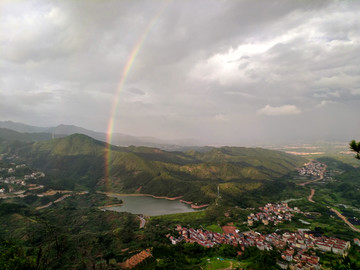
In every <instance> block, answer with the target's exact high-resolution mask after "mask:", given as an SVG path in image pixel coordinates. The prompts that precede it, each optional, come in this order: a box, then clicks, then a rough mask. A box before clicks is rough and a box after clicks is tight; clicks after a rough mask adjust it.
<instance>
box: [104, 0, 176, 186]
mask: <svg viewBox="0 0 360 270" xmlns="http://www.w3.org/2000/svg"><path fill="white" fill-rule="evenodd" d="M170 3H171V1H167V2H166V4H165V5H164V6H163V7H162V8H161V9H160V11H158V12H157V13H156V14H155V15H154V17H153V18H152V19H151V21H150V23H149V24H148V25H147V27H146V28H145V30H144V31H143V32H142V34H141V35H140V38H139V39H138V40H137V42H136V44H135V46H134V47H133V49H132V50H131V53H130V55H129V57H128V59H127V62H126V64H125V67H124V69H123V72H122V74H121V79H120V82H119V84H118V87H117V91H116V93H115V98H114V101H113V104H112V107H111V112H110V118H109V122H108V126H107V131H106V149H105V183H106V186H107V188H108V189H109V188H110V187H109V185H110V184H111V181H110V180H111V142H112V133H113V130H114V119H115V115H116V111H117V107H118V103H119V99H120V93H121V91H122V89H123V87H124V84H125V81H126V79H127V77H128V75H129V72H130V70H131V67H132V65H133V63H134V61H135V59H136V56H137V55H138V53H139V51H140V49H141V47H142V46H143V44H144V41H145V39H146V37H147V35H148V33H149V32H150V30H151V28H152V27H153V26H154V24H155V23H156V22H157V20H158V19H159V17H160V16H161V14H162V13H163V12H164V11H165V9H166V8H167V7H168V5H169V4H170Z"/></svg>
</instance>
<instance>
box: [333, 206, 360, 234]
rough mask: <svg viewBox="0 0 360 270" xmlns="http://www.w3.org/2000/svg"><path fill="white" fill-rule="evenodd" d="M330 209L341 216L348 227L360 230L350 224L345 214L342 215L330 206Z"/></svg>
mask: <svg viewBox="0 0 360 270" xmlns="http://www.w3.org/2000/svg"><path fill="white" fill-rule="evenodd" d="M330 210H331V211H333V212H334V213H335V214H336V215H337V216H338V217H339V218H341V219H342V220H343V221H344V222H345V223H346V224H347V225H349V227H350V228H351V229H352V230H353V231H355V232H360V230H359V229H358V228H356V227H355V226H354V225H352V224H351V223H350V221H348V220H347V218H346V217H345V216H343V215H342V214H341V213H340V212H339V211H338V210H336V209H334V208H330Z"/></svg>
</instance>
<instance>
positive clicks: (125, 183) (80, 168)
mask: <svg viewBox="0 0 360 270" xmlns="http://www.w3.org/2000/svg"><path fill="white" fill-rule="evenodd" d="M111 149H112V151H111V158H110V162H109V164H105V161H106V160H107V159H106V155H107V150H106V144H105V143H103V142H100V141H97V140H94V139H92V138H90V137H88V136H85V135H81V134H74V135H71V136H68V137H65V138H59V139H54V140H50V141H42V142H36V143H12V144H8V147H7V149H6V151H7V153H9V154H11V155H16V156H18V157H19V159H20V160H21V161H23V162H24V163H26V164H29V165H30V166H31V167H34V168H37V169H39V170H41V171H44V172H45V174H46V178H45V179H42V180H41V181H39V182H38V183H39V184H46V185H47V186H48V187H50V188H53V189H59V188H65V189H71V190H74V189H75V190H82V189H84V188H86V189H97V190H102V191H105V188H106V186H107V185H108V184H111V187H112V191H113V192H121V193H134V192H136V190H138V189H140V190H141V193H148V194H153V195H162V196H169V197H175V196H180V195H182V196H184V197H183V198H184V199H185V200H189V201H193V202H197V203H200V204H202V203H210V202H213V201H214V200H215V198H216V197H217V186H220V189H221V193H222V195H224V196H223V198H224V200H226V201H227V202H229V203H232V204H238V203H242V206H246V205H251V204H253V203H251V202H249V203H243V202H246V201H248V199H249V197H250V196H255V195H256V194H255V193H252V194H250V193H249V192H251V191H255V190H259V189H261V188H263V190H264V191H265V190H267V189H269V188H271V185H272V184H270V186H269V185H267V184H266V183H267V182H271V181H272V180H273V179H277V178H280V177H284V176H285V175H287V174H288V173H290V172H291V171H293V170H294V169H295V168H296V167H297V166H299V165H301V164H303V163H304V161H305V160H304V159H303V158H300V157H296V156H292V155H289V154H286V153H283V152H279V151H273V150H266V149H260V148H244V147H222V148H210V150H209V151H207V152H197V151H189V152H186V153H183V152H167V151H163V150H160V149H156V148H148V147H133V146H132V147H115V146H112V147H111ZM106 168H109V169H110V179H104V174H105V169H106ZM263 186H264V187H263ZM275 188H277V187H275ZM260 192H262V191H260ZM259 196H261V194H259ZM256 200H257V198H256ZM254 202H255V201H254Z"/></svg>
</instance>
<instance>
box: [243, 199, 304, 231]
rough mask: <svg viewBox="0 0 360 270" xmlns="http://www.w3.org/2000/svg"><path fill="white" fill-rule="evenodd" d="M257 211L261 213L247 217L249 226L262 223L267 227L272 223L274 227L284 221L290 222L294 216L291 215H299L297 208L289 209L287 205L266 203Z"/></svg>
mask: <svg viewBox="0 0 360 270" xmlns="http://www.w3.org/2000/svg"><path fill="white" fill-rule="evenodd" d="M259 209H260V211H261V212H258V213H256V214H254V213H251V214H250V215H249V216H248V220H247V222H248V225H249V226H253V225H254V223H256V222H262V223H263V224H264V225H269V222H272V223H273V224H274V225H277V224H279V223H282V222H284V221H291V218H292V217H293V216H294V214H293V213H301V211H300V209H299V208H297V207H294V208H291V207H289V206H288V204H287V203H280V204H271V203H268V204H266V205H265V206H264V207H259Z"/></svg>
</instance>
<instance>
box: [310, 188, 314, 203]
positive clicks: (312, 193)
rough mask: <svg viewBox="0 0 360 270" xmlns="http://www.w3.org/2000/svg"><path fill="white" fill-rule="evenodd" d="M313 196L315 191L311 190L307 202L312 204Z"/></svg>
mask: <svg viewBox="0 0 360 270" xmlns="http://www.w3.org/2000/svg"><path fill="white" fill-rule="evenodd" d="M314 195H315V189H313V188H312V189H311V193H310V195H309V197H308V201H309V202H312V203H314V201H313V199H312V198H313V196H314Z"/></svg>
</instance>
